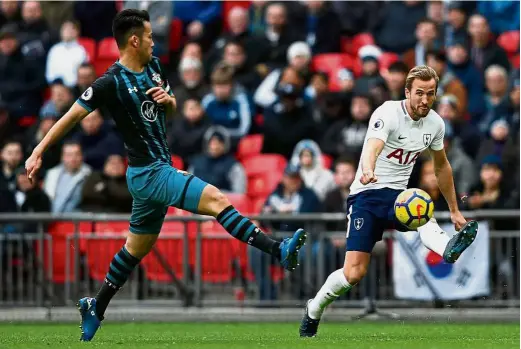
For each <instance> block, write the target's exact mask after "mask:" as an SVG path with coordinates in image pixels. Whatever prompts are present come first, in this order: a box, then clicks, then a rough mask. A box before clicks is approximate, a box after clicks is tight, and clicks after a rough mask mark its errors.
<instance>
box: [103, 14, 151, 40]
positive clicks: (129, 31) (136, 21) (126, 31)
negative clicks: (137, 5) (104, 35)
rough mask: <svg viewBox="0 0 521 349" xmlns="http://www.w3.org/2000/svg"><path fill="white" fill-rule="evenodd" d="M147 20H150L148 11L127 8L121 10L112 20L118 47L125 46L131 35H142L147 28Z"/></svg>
mask: <svg viewBox="0 0 521 349" xmlns="http://www.w3.org/2000/svg"><path fill="white" fill-rule="evenodd" d="M145 22H150V16H149V14H148V12H147V11H144V10H135V9H127V10H123V11H121V12H119V13H118V14H117V15H116V17H114V20H113V21H112V35H114V39H116V43H117V44H118V47H119V48H123V47H125V46H126V45H127V40H128V38H129V37H130V36H131V35H138V36H139V37H141V36H142V35H143V31H144V28H145V25H144V23H145Z"/></svg>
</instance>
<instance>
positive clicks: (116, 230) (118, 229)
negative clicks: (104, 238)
mask: <svg viewBox="0 0 521 349" xmlns="http://www.w3.org/2000/svg"><path fill="white" fill-rule="evenodd" d="M95 228H96V229H95V231H96V233H98V234H106V233H110V234H124V233H127V232H128V228H129V222H128V221H117V222H96V224H95Z"/></svg>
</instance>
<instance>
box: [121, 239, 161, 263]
mask: <svg viewBox="0 0 521 349" xmlns="http://www.w3.org/2000/svg"><path fill="white" fill-rule="evenodd" d="M157 237H158V235H157V234H133V233H130V234H129V235H128V236H127V241H126V242H125V248H126V249H127V251H128V252H129V253H130V254H131V255H132V256H134V257H136V258H140V259H141V258H143V257H145V256H146V255H147V254H148V252H150V250H151V249H152V247H153V246H154V244H155V243H156V240H157Z"/></svg>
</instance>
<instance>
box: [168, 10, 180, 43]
mask: <svg viewBox="0 0 521 349" xmlns="http://www.w3.org/2000/svg"><path fill="white" fill-rule="evenodd" d="M182 38H183V22H182V21H181V20H179V19H177V18H175V19H173V20H172V22H170V38H169V40H168V45H169V46H170V47H169V48H170V51H178V50H179V49H180V48H181V40H182Z"/></svg>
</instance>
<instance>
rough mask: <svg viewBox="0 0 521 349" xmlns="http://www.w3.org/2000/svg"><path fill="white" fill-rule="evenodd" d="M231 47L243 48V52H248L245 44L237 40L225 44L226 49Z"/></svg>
mask: <svg viewBox="0 0 521 349" xmlns="http://www.w3.org/2000/svg"><path fill="white" fill-rule="evenodd" d="M230 45H234V46H239V47H240V48H241V50H243V51H246V48H245V47H244V45H243V43H242V42H240V41H239V40H236V39H231V40H228V41H227V42H226V44H224V47H226V46H230Z"/></svg>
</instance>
